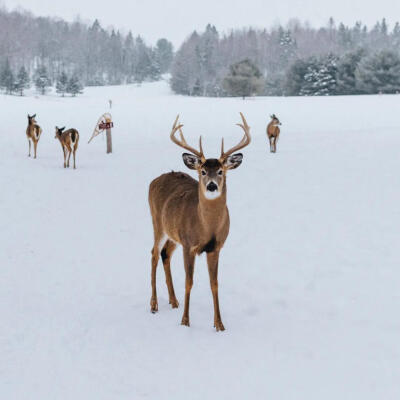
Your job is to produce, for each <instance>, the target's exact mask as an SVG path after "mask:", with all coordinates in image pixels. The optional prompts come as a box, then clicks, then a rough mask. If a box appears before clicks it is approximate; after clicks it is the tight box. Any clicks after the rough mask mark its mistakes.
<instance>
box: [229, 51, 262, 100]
mask: <svg viewBox="0 0 400 400" xmlns="http://www.w3.org/2000/svg"><path fill="white" fill-rule="evenodd" d="M223 87H224V89H225V90H226V92H227V93H228V94H229V95H231V96H241V97H243V99H244V98H245V97H247V96H252V95H255V94H259V93H261V91H262V89H263V87H264V78H263V76H262V74H261V72H260V70H259V69H258V68H257V66H256V65H255V64H254V63H253V62H251V61H250V60H248V59H246V60H243V61H240V62H238V63H236V64H233V65H231V66H230V68H229V73H228V75H227V76H226V77H225V79H224V80H223Z"/></svg>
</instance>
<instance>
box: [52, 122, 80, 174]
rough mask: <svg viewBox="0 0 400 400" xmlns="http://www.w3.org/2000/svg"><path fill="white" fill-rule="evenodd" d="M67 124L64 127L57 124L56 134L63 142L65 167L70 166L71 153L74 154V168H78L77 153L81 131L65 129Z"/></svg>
mask: <svg viewBox="0 0 400 400" xmlns="http://www.w3.org/2000/svg"><path fill="white" fill-rule="evenodd" d="M64 129H65V126H64V127H63V128H58V127H57V126H56V136H55V138H56V139H58V140H59V141H60V143H61V147H62V150H63V153H64V168H69V159H70V158H71V153H72V154H73V155H74V169H76V165H75V153H76V150H77V149H78V142H79V132H78V131H77V130H76V129H68V130H66V131H64Z"/></svg>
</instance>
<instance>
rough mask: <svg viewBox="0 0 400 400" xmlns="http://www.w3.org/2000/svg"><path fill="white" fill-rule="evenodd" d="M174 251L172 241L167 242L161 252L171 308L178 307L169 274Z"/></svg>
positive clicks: (174, 245)
mask: <svg viewBox="0 0 400 400" xmlns="http://www.w3.org/2000/svg"><path fill="white" fill-rule="evenodd" d="M175 249H176V244H175V243H174V242H173V241H172V240H168V241H167V243H165V246H164V247H163V249H162V251H161V259H162V262H163V265H164V272H165V281H166V283H167V287H168V295H169V304H171V306H172V308H178V307H179V302H178V300H177V299H176V296H175V291H174V284H173V282H172V274H171V257H172V254H173V252H174V250H175Z"/></svg>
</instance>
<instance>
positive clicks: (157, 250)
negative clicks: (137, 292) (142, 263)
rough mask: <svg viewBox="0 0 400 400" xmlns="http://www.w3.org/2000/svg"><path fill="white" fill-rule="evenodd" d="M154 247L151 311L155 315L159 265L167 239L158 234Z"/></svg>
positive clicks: (152, 253)
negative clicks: (161, 250)
mask: <svg viewBox="0 0 400 400" xmlns="http://www.w3.org/2000/svg"><path fill="white" fill-rule="evenodd" d="M154 236H155V238H154V247H153V249H152V250H151V299H150V311H151V312H152V313H153V314H154V313H156V312H157V311H158V301H157V284H156V283H157V265H158V260H159V258H160V249H162V248H163V246H164V243H165V238H164V237H163V236H161V237H160V236H159V235H157V234H155V235H154Z"/></svg>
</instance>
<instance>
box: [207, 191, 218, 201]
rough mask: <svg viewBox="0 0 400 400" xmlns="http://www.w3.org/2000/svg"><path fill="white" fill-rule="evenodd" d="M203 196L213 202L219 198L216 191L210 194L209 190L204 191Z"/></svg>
mask: <svg viewBox="0 0 400 400" xmlns="http://www.w3.org/2000/svg"><path fill="white" fill-rule="evenodd" d="M205 196H206V199H207V200H215V199H217V198H218V197H219V196H221V193H220V192H219V191H218V190H216V191H214V192H210V191H209V190H206V193H205Z"/></svg>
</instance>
